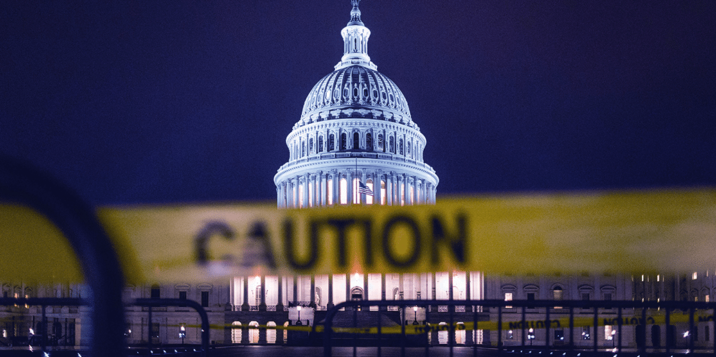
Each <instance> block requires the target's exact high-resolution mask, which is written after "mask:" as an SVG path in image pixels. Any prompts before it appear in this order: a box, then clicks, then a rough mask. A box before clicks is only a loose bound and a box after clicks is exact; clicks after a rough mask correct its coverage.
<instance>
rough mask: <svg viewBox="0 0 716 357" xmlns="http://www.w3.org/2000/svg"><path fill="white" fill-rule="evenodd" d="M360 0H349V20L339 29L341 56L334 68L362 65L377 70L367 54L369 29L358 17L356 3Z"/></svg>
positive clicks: (359, 13)
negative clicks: (341, 38)
mask: <svg viewBox="0 0 716 357" xmlns="http://www.w3.org/2000/svg"><path fill="white" fill-rule="evenodd" d="M359 2H360V0H351V4H352V5H353V8H352V9H351V20H350V21H349V22H348V25H346V27H344V28H343V30H341V36H343V57H342V58H341V61H340V62H338V64H337V65H336V66H335V69H336V70H338V69H341V68H345V67H348V66H355V65H358V66H363V67H368V68H370V69H373V70H378V66H376V65H375V64H374V63H373V62H371V61H370V56H368V38H370V30H369V29H368V28H367V27H365V26H364V25H363V21H361V19H360V15H361V12H360V9H359V8H358V3H359Z"/></svg>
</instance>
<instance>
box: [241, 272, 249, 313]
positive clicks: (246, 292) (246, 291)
mask: <svg viewBox="0 0 716 357" xmlns="http://www.w3.org/2000/svg"><path fill="white" fill-rule="evenodd" d="M249 279H250V278H249V276H248V275H247V276H245V277H244V303H243V304H241V311H249V309H250V308H249Z"/></svg>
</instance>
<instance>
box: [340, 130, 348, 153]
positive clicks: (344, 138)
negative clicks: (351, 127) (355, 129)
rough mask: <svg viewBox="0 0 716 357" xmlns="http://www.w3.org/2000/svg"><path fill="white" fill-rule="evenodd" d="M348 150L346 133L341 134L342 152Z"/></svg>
mask: <svg viewBox="0 0 716 357" xmlns="http://www.w3.org/2000/svg"><path fill="white" fill-rule="evenodd" d="M347 148H348V137H347V136H346V133H343V134H341V150H345V149H347Z"/></svg>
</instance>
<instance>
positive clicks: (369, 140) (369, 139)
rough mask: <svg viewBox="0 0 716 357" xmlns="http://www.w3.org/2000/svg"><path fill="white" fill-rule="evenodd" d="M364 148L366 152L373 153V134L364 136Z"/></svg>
mask: <svg viewBox="0 0 716 357" xmlns="http://www.w3.org/2000/svg"><path fill="white" fill-rule="evenodd" d="M365 148H366V149H367V150H368V151H373V134H371V133H367V134H365Z"/></svg>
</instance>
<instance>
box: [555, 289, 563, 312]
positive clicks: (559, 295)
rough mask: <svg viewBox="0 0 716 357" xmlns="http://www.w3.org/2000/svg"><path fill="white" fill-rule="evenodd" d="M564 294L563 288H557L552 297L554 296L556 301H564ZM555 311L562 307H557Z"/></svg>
mask: <svg viewBox="0 0 716 357" xmlns="http://www.w3.org/2000/svg"><path fill="white" fill-rule="evenodd" d="M563 293H564V290H562V287H561V286H556V287H555V288H554V290H552V295H553V296H554V300H556V301H561V300H562V299H563ZM554 308H555V309H561V308H562V307H561V306H555V307H554Z"/></svg>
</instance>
